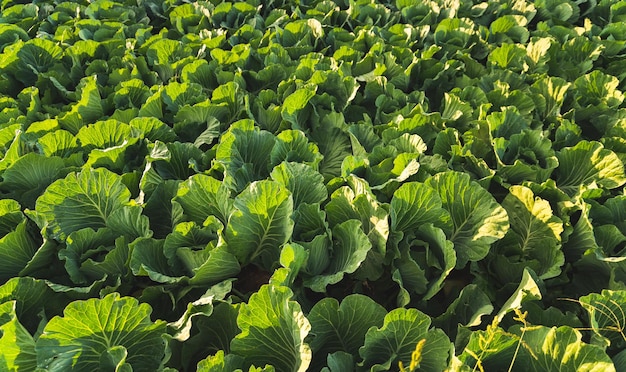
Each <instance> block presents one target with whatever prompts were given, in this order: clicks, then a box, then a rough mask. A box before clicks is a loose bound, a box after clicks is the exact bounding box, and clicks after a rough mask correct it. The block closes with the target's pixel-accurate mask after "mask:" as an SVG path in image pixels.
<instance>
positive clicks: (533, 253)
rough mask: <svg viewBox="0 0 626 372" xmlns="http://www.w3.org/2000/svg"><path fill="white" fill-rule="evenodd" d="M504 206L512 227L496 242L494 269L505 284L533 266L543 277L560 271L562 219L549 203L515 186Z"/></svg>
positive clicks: (562, 259) (550, 276) (524, 188)
mask: <svg viewBox="0 0 626 372" xmlns="http://www.w3.org/2000/svg"><path fill="white" fill-rule="evenodd" d="M509 191H510V193H509V195H507V196H506V198H504V201H503V202H502V206H503V207H504V209H506V211H507V213H508V216H509V221H510V223H511V229H510V230H509V231H508V232H507V234H506V235H505V237H504V238H503V239H502V240H500V241H499V242H497V243H496V244H495V249H494V250H493V252H492V253H493V261H492V262H493V265H491V267H492V269H493V270H494V271H495V272H496V273H497V275H498V278H499V279H500V281H501V282H502V283H509V282H516V281H517V280H519V277H520V275H521V273H522V271H523V269H524V267H526V266H529V267H531V268H532V269H533V270H534V271H535V272H536V273H537V275H538V276H539V277H540V278H542V279H548V278H553V277H555V276H557V275H559V274H560V273H561V266H562V265H563V263H564V261H565V259H564V256H563V252H562V251H561V249H560V247H561V233H562V232H563V223H562V221H561V220H560V219H559V218H558V217H556V216H554V215H552V209H551V208H550V203H548V201H546V200H543V199H541V198H539V197H535V195H534V194H533V192H532V191H531V190H530V189H528V188H526V187H524V186H512V187H511V188H510V190H509Z"/></svg>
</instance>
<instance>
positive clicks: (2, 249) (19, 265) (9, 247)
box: [0, 220, 39, 281]
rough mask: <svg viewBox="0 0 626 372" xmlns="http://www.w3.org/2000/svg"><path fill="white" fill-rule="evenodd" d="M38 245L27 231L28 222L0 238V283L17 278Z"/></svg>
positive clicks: (22, 223)
mask: <svg viewBox="0 0 626 372" xmlns="http://www.w3.org/2000/svg"><path fill="white" fill-rule="evenodd" d="M38 248H39V245H38V244H37V242H36V241H35V239H34V236H33V234H32V233H30V232H29V231H28V221H26V220H25V221H23V222H21V223H20V224H18V225H17V227H16V228H15V230H14V231H12V232H10V233H8V234H6V235H5V236H3V237H2V238H0V281H5V280H7V279H9V278H11V277H14V276H17V275H18V274H19V273H20V271H22V269H24V267H26V265H27V264H28V262H29V261H30V260H31V259H32V258H33V256H34V255H35V252H36V251H37V249H38Z"/></svg>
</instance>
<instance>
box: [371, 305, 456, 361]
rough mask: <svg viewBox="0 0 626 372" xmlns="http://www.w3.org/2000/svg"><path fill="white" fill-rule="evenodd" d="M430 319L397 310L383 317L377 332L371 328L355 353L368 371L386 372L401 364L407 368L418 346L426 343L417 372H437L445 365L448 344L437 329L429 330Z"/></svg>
mask: <svg viewBox="0 0 626 372" xmlns="http://www.w3.org/2000/svg"><path fill="white" fill-rule="evenodd" d="M429 327H430V317H428V315H426V314H424V313H422V312H420V311H418V310H416V309H404V308H399V309H395V310H392V311H390V312H389V314H387V316H385V322H384V325H383V326H382V327H381V328H377V327H372V328H370V329H369V330H368V331H367V334H366V335H365V344H364V346H362V347H361V348H360V350H359V354H360V355H361V357H362V358H363V362H362V365H363V366H365V367H367V368H368V369H370V371H388V370H390V369H392V368H395V367H396V366H397V365H398V362H400V361H402V362H403V363H404V364H405V365H408V364H409V362H410V361H411V354H412V353H413V351H414V350H415V346H416V345H417V343H418V342H420V341H422V340H424V339H425V340H426V344H425V345H424V348H423V350H422V360H421V362H420V370H421V371H432V372H441V371H443V370H444V369H445V367H446V366H447V365H448V356H449V352H450V346H451V345H450V340H449V339H448V336H446V334H445V333H443V331H442V330H440V329H429Z"/></svg>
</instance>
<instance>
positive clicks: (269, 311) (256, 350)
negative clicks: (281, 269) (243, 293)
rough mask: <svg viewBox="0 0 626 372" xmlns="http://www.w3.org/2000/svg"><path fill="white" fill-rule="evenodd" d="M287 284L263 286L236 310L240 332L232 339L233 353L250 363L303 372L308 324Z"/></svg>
mask: <svg viewBox="0 0 626 372" xmlns="http://www.w3.org/2000/svg"><path fill="white" fill-rule="evenodd" d="M291 296H292V292H291V290H290V289H289V288H287V287H282V286H273V285H264V286H262V287H261V289H260V290H259V291H258V292H257V293H255V294H253V295H252V296H251V297H250V301H249V302H248V304H245V305H243V306H242V307H241V309H240V310H239V317H238V318H237V324H238V325H239V328H241V330H242V332H241V333H240V334H239V335H237V337H235V339H233V340H232V342H231V350H232V352H233V353H234V354H237V355H241V356H243V357H244V358H245V360H246V361H245V364H246V367H249V366H250V365H253V364H254V365H259V366H263V365H265V364H270V365H273V366H274V367H275V368H276V370H278V371H294V372H295V371H297V372H304V371H306V370H307V368H308V366H309V363H310V362H311V349H310V348H309V345H307V344H305V343H304V338H305V337H306V336H307V334H308V333H309V330H310V329H311V325H310V324H309V321H308V320H307V319H306V318H305V317H304V314H303V313H302V310H301V309H300V304H298V303H297V302H295V301H291V300H290V298H291Z"/></svg>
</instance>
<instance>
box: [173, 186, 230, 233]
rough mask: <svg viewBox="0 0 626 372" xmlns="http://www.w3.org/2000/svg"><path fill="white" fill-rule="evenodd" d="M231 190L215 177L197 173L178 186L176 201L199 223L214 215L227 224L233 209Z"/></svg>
mask: <svg viewBox="0 0 626 372" xmlns="http://www.w3.org/2000/svg"><path fill="white" fill-rule="evenodd" d="M229 197H230V190H229V189H228V188H227V187H226V185H224V183H223V182H220V181H218V180H216V179H215V178H213V177H210V176H207V175H204V174H196V175H193V176H191V177H189V178H188V179H187V181H185V182H183V183H181V184H180V185H179V186H178V192H177V194H176V197H175V198H174V201H176V202H178V203H179V204H180V205H181V206H182V207H183V210H184V211H185V213H186V214H187V216H189V218H190V219H191V220H193V221H195V222H197V223H198V224H201V223H203V222H204V221H205V220H206V219H207V217H209V216H211V215H213V216H215V217H217V218H219V219H220V221H222V223H223V224H226V222H227V221H228V216H229V215H230V212H231V209H232V200H230V198H229Z"/></svg>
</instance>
